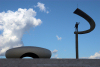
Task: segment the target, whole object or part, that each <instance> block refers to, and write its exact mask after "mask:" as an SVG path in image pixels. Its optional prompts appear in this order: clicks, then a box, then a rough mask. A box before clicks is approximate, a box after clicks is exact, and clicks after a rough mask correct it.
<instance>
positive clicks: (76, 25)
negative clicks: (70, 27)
mask: <svg viewBox="0 0 100 67" xmlns="http://www.w3.org/2000/svg"><path fill="white" fill-rule="evenodd" d="M79 23H80V22H76V24H75V28H76V29H75V31H77V32H78V25H79Z"/></svg>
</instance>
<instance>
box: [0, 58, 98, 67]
mask: <svg viewBox="0 0 100 67" xmlns="http://www.w3.org/2000/svg"><path fill="white" fill-rule="evenodd" d="M0 67H100V60H99V59H78V60H77V59H0Z"/></svg>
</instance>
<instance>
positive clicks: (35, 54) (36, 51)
mask: <svg viewBox="0 0 100 67" xmlns="http://www.w3.org/2000/svg"><path fill="white" fill-rule="evenodd" d="M23 57H32V58H50V57H51V51H50V50H48V49H45V48H41V47H34V46H22V47H17V48H12V49H9V50H7V51H6V58H23Z"/></svg>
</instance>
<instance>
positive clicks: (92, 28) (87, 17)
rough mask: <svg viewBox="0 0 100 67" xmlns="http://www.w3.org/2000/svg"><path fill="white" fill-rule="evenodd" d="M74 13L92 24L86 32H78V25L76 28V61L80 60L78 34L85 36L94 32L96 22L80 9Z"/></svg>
mask: <svg viewBox="0 0 100 67" xmlns="http://www.w3.org/2000/svg"><path fill="white" fill-rule="evenodd" d="M74 13H75V14H77V15H79V16H81V17H83V18H84V19H85V20H87V21H88V22H89V24H90V29H88V30H85V31H78V25H77V26H76V29H77V31H75V32H74V34H76V59H78V34H85V33H89V32H91V31H92V30H94V28H95V22H94V20H93V19H92V18H91V17H90V16H89V15H87V14H86V13H85V12H83V11H82V10H80V9H78V8H77V9H76V10H75V11H74Z"/></svg>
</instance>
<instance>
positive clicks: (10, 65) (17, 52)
mask: <svg viewBox="0 0 100 67" xmlns="http://www.w3.org/2000/svg"><path fill="white" fill-rule="evenodd" d="M74 13H75V14H77V15H79V16H81V17H82V18H84V19H86V20H87V21H88V22H89V24H90V29H88V30H85V31H78V25H79V23H78V22H77V23H76V25H75V27H76V31H75V32H74V34H75V35H76V59H50V57H51V52H50V50H48V49H45V48H41V47H34V46H23V47H18V48H12V49H9V50H8V51H7V52H6V57H7V59H0V67H100V59H78V34H85V33H89V32H91V31H92V30H93V29H94V28H95V22H94V20H93V19H92V18H91V17H90V16H88V15H87V14H86V13H85V12H83V11H82V10H80V9H79V8H77V9H76V10H75V11H74ZM25 56H30V57H32V58H37V59H20V58H23V57H25ZM15 58H17V59H15Z"/></svg>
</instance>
